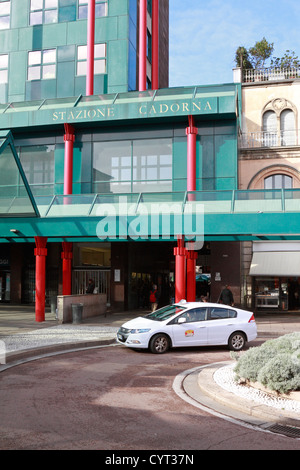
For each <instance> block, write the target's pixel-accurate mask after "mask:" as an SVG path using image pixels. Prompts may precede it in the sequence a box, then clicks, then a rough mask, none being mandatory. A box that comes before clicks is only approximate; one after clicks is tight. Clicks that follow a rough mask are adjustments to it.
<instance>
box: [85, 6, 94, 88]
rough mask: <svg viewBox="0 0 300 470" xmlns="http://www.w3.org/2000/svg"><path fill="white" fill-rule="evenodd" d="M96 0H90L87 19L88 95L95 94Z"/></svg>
mask: <svg viewBox="0 0 300 470" xmlns="http://www.w3.org/2000/svg"><path fill="white" fill-rule="evenodd" d="M94 50H95V0H89V5H88V21H87V71H86V95H87V96H91V95H93V94H94V55H95V52H94Z"/></svg>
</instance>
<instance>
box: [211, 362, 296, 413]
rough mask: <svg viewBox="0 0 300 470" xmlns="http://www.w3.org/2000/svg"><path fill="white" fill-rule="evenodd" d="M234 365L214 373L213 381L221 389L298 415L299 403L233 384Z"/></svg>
mask: <svg viewBox="0 0 300 470" xmlns="http://www.w3.org/2000/svg"><path fill="white" fill-rule="evenodd" d="M234 367H235V364H230V365H227V366H225V367H221V368H220V369H218V370H217V371H216V372H215V373H214V381H215V382H216V383H217V384H218V385H219V386H220V387H222V388H223V389H225V390H227V391H228V392H231V393H233V394H235V395H237V396H239V397H242V398H245V399H247V400H252V401H254V402H255V403H259V404H260V405H266V406H271V407H273V408H276V409H279V410H286V411H292V412H294V413H299V414H300V402H298V401H295V400H290V399H286V398H281V397H278V398H277V397H275V396H274V397H273V396H270V395H269V394H267V393H265V392H263V391H261V390H258V389H256V388H253V387H248V386H245V385H239V384H238V383H236V382H235V380H234V377H235V373H234V371H233V368H234Z"/></svg>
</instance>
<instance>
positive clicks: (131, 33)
mask: <svg viewBox="0 0 300 470" xmlns="http://www.w3.org/2000/svg"><path fill="white" fill-rule="evenodd" d="M146 3H147V11H146V47H147V49H146V55H147V63H146V71H147V82H148V85H149V87H150V88H151V81H152V78H151V77H152V40H153V38H152V1H149V2H146ZM168 13H169V2H168V1H164V2H160V5H159V13H158V14H159V26H158V28H159V30H158V36H159V44H160V49H161V60H160V66H159V82H160V83H159V86H160V87H162V88H164V87H167V86H168V60H167V59H168V50H169V34H168V31H169V15H168ZM87 17H88V0H4V1H3V0H1V2H0V51H1V52H0V102H1V103H11V102H17V101H18V102H24V101H34V100H41V99H53V98H64V97H66V96H79V95H86V75H87V56H88V50H87V47H88V46H87V32H88V21H87ZM94 42H95V49H94V93H95V94H104V93H118V92H125V91H132V90H137V89H139V88H138V87H139V85H138V70H139V55H140V54H139V1H138V0H104V1H102V0H101V1H100V0H96V1H95V35H94Z"/></svg>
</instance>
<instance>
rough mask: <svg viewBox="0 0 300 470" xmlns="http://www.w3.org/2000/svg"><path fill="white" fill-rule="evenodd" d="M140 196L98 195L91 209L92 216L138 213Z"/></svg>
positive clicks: (130, 194)
mask: <svg viewBox="0 0 300 470" xmlns="http://www.w3.org/2000/svg"><path fill="white" fill-rule="evenodd" d="M138 200H139V194H134V193H128V194H121V193H114V194H112V193H111V194H98V195H97V196H96V198H95V201H94V204H93V206H92V208H91V212H90V215H91V216H103V215H116V216H118V215H121V216H122V215H123V216H126V214H129V213H131V214H133V213H135V212H136V208H137V204H138Z"/></svg>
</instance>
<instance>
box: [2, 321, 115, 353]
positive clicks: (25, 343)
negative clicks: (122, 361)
mask: <svg viewBox="0 0 300 470" xmlns="http://www.w3.org/2000/svg"><path fill="white" fill-rule="evenodd" d="M117 330H118V328H116V327H109V326H107V327H106V326H100V327H95V326H83V325H80V326H75V325H59V326H54V327H51V328H43V329H41V330H38V331H37V330H35V331H30V332H28V333H17V334H15V335H10V336H3V337H1V341H3V343H4V345H5V351H6V352H13V351H19V350H24V349H31V348H38V347H43V346H51V345H53V344H64V343H76V342H81V341H97V340H107V339H114V338H116V332H117ZM3 343H2V344H3Z"/></svg>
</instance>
